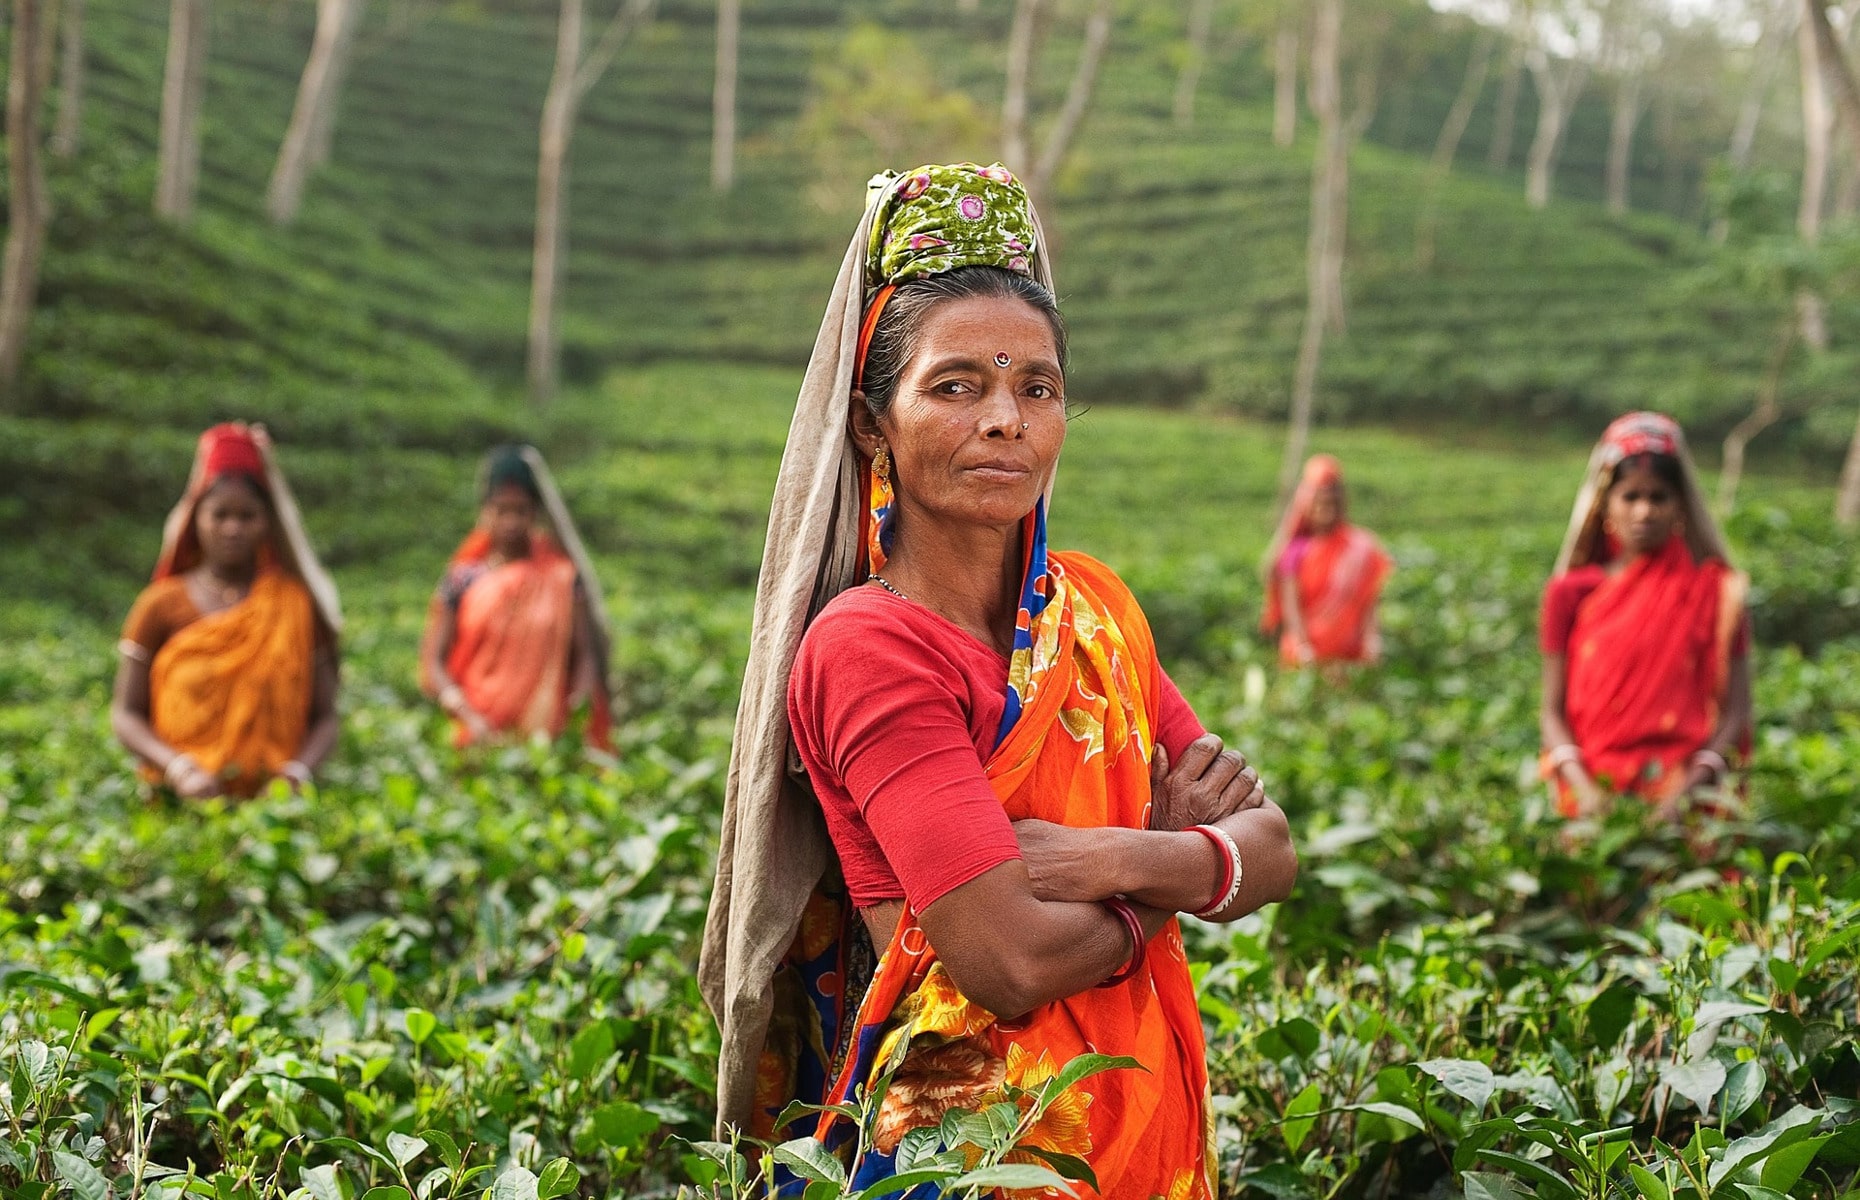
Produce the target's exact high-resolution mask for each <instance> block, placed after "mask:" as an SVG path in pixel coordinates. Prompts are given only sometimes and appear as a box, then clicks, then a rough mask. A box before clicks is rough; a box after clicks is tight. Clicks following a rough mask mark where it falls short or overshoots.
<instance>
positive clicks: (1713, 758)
mask: <svg viewBox="0 0 1860 1200" xmlns="http://www.w3.org/2000/svg"><path fill="white" fill-rule="evenodd" d="M1692 765H1693V766H1695V767H1710V768H1711V773H1712V776H1713V777H1714V778H1717V779H1722V778H1724V777H1725V776H1726V775H1728V774H1730V772H1731V764H1730V763H1728V762H1726V761H1724V755H1722V754H1720V753H1718V752H1717V751H1716V750H1713V749H1710V748H1709V747H1708V748H1706V749H1704V750H1701V751H1699V752H1698V753H1697V754H1694V755H1693V756H1692Z"/></svg>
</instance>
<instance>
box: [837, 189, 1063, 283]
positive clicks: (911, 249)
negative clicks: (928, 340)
mask: <svg viewBox="0 0 1860 1200" xmlns="http://www.w3.org/2000/svg"><path fill="white" fill-rule="evenodd" d="M872 186H873V187H874V189H875V190H876V191H877V203H878V205H879V211H878V213H877V215H876V219H875V220H874V221H873V223H872V241H871V245H870V246H869V247H868V248H867V252H866V279H867V282H868V283H869V284H870V285H872V286H875V287H876V286H882V285H884V284H888V283H903V282H904V281H905V280H907V279H922V278H924V277H926V276H930V275H941V274H942V273H943V272H945V271H953V270H955V269H956V268H957V267H1002V268H1004V269H1006V270H1009V271H1016V272H1019V273H1020V274H1022V275H1031V274H1033V259H1034V255H1035V254H1036V253H1038V251H1039V245H1038V242H1039V239H1038V235H1037V234H1036V233H1035V232H1034V225H1033V207H1032V205H1031V204H1030V203H1029V202H1028V200H1027V189H1026V188H1024V187H1022V186H1021V183H1020V180H1018V179H1016V178H1014V176H1013V174H1012V172H1010V171H1009V170H1008V169H1007V168H1006V167H1004V166H1002V165H1001V164H1000V163H996V164H994V165H993V166H989V167H981V166H977V165H976V164H974V163H951V164H948V165H945V166H936V165H932V166H925V167H918V168H917V169H916V170H914V171H907V172H905V173H904V174H903V175H901V176H891V175H881V176H878V177H877V178H875V179H874V180H873V181H872Z"/></svg>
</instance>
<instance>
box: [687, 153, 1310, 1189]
mask: <svg viewBox="0 0 1860 1200" xmlns="http://www.w3.org/2000/svg"><path fill="white" fill-rule="evenodd" d="M882 182H883V187H882V191H881V192H880V194H879V196H878V197H877V198H876V201H875V203H874V204H873V205H872V206H871V207H870V208H869V209H868V212H867V216H866V218H865V221H864V223H863V224H862V225H861V227H860V230H859V233H858V234H857V235H856V236H855V238H854V242H853V246H852V248H851V249H850V250H849V252H848V256H847V259H846V262H845V265H844V266H843V267H842V269H841V274H840V279H839V283H838V285H837V287H836V290H835V295H834V299H833V303H832V306H831V307H830V308H829V310H828V313H827V317H826V320H825V322H824V324H823V327H822V331H821V335H820V340H819V342H818V343H817V345H816V349H815V354H814V359H813V362H812V364H811V365H810V367H809V371H808V377H807V382H806V384H805V385H804V386H803V389H802V394H801V398H800V401H799V404H798V405H797V412H796V416H795V421H794V424H793V426H792V428H791V433H790V438H789V443H788V448H787V451H786V453H785V455H784V459H783V467H782V475H781V479H780V480H779V481H778V483H777V491H776V498H775V504H774V513H773V516H772V518H771V522H770V533H769V547H768V551H767V554H766V557H765V561H764V565H763V573H762V583H761V587H760V589H759V594H758V598H757V611H756V632H755V642H754V644H753V646H752V648H751V659H750V663H749V668H748V673H747V678H746V679H745V683H744V689H743V697H744V699H743V708H742V710H741V712H740V713H739V720H738V726H737V738H736V745H735V753H734V757H733V762H732V766H731V779H730V790H729V796H728V799H727V802H726V813H725V825H724V841H723V853H722V855H721V857H720V865H719V870H718V883H717V889H716V892H715V895H714V899H713V903H712V909H711V919H710V923H709V926H708V928H707V930H706V939H705V960H704V962H703V964H702V965H701V967H700V980H701V982H702V983H703V985H704V986H705V990H706V997H707V999H708V1000H709V1001H710V1003H711V1005H712V1008H713V1010H714V1011H715V1012H716V1013H717V1015H718V1018H719V1020H720V1022H721V1024H722V1026H723V1047H722V1051H721V1054H720V1058H719V1070H720V1075H721V1078H720V1080H719V1108H720V1119H721V1121H723V1122H735V1123H740V1124H743V1125H745V1126H751V1127H760V1128H764V1129H766V1128H767V1125H768V1124H769V1121H770V1118H771V1117H772V1115H773V1114H774V1113H776V1112H779V1111H780V1110H781V1108H782V1107H783V1106H784V1105H785V1104H786V1102H787V1101H788V1100H789V1099H792V1098H795V1097H804V1098H811V1099H818V1098H819V1097H820V1096H821V1094H822V1092H823V1091H824V1093H825V1094H826V1095H827V1096H828V1097H829V1098H831V1099H833V1100H841V1099H847V1098H852V1099H854V1100H857V1099H858V1098H859V1097H861V1096H863V1095H865V1094H866V1089H867V1088H868V1087H869V1086H870V1085H871V1084H872V1082H873V1080H874V1077H875V1076H876V1075H878V1074H879V1073H881V1072H883V1071H884V1070H887V1069H889V1067H890V1066H891V1065H892V1064H894V1063H895V1064H897V1065H896V1073H895V1074H894V1075H893V1076H892V1078H891V1085H890V1087H889V1089H888V1090H887V1091H886V1093H885V1096H884V1100H883V1103H882V1106H881V1107H880V1109H879V1113H878V1119H877V1126H876V1130H875V1138H874V1146H873V1147H872V1150H871V1152H870V1153H868V1155H867V1156H866V1158H865V1159H864V1160H863V1162H864V1167H863V1168H862V1173H861V1176H860V1178H861V1181H863V1180H865V1179H869V1178H872V1177H877V1176H882V1175H884V1174H887V1173H889V1172H890V1171H891V1170H892V1169H893V1166H892V1159H891V1152H892V1151H894V1150H895V1149H896V1148H897V1146H898V1145H899V1142H900V1139H901V1138H902V1137H903V1136H904V1134H905V1133H907V1132H908V1131H910V1130H912V1129H916V1128H922V1127H924V1126H927V1125H934V1124H936V1123H937V1121H938V1120H940V1118H941V1116H942V1114H943V1113H944V1112H945V1111H946V1110H948V1109H950V1108H952V1107H956V1106H960V1107H965V1108H978V1107H981V1106H983V1105H985V1104H987V1103H989V1102H990V1101H991V1099H993V1098H999V1096H1000V1095H1001V1088H1002V1085H1003V1084H1004V1083H1011V1084H1017V1085H1020V1086H1023V1087H1033V1086H1036V1085H1037V1084H1038V1082H1039V1081H1040V1080H1042V1079H1045V1078H1049V1077H1050V1076H1052V1075H1053V1074H1054V1073H1055V1072H1057V1071H1058V1070H1059V1069H1060V1068H1061V1067H1062V1066H1063V1065H1064V1064H1065V1063H1066V1062H1068V1061H1069V1060H1071V1059H1072V1058H1073V1057H1075V1056H1076V1055H1078V1054H1080V1053H1082V1052H1085V1051H1087V1050H1093V1051H1098V1052H1103V1053H1108V1054H1129V1055H1132V1056H1133V1057H1135V1058H1137V1059H1138V1060H1139V1061H1140V1062H1142V1063H1143V1065H1144V1067H1145V1068H1146V1070H1144V1071H1122V1072H1115V1073H1112V1074H1108V1075H1103V1076H1098V1077H1095V1078H1093V1079H1090V1080H1088V1081H1086V1082H1085V1083H1083V1084H1080V1085H1077V1086H1075V1088H1073V1089H1071V1090H1070V1091H1068V1093H1067V1094H1066V1095H1065V1096H1064V1097H1063V1098H1062V1099H1061V1100H1060V1101H1059V1102H1058V1103H1056V1104H1055V1106H1054V1108H1053V1110H1052V1111H1051V1112H1050V1113H1049V1119H1048V1120H1047V1121H1046V1122H1045V1123H1044V1124H1043V1125H1042V1127H1041V1128H1040V1129H1039V1130H1036V1131H1035V1132H1034V1134H1033V1135H1032V1136H1031V1137H1030V1139H1029V1140H1028V1142H1026V1143H1023V1144H1026V1145H1031V1146H1034V1147H1037V1148H1041V1149H1046V1150H1050V1151H1055V1152H1060V1153H1067V1154H1074V1155H1078V1156H1080V1157H1082V1158H1084V1159H1086V1160H1087V1161H1088V1162H1090V1163H1091V1164H1092V1166H1093V1168H1094V1169H1095V1171H1096V1173H1097V1176H1098V1179H1099V1182H1100V1185H1101V1186H1102V1188H1103V1190H1104V1192H1105V1194H1107V1195H1116V1196H1182V1197H1193V1196H1200V1197H1211V1196H1212V1194H1213V1192H1212V1186H1211V1180H1210V1169H1211V1167H1212V1163H1211V1162H1210V1161H1209V1159H1208V1155H1207V1149H1206V1140H1205V1139H1206V1137H1207V1131H1208V1129H1209V1128H1210V1125H1209V1121H1210V1120H1211V1117H1210V1114H1209V1113H1208V1110H1207V1107H1206V1065H1205V1062H1204V1052H1203V1043H1202V1031H1201V1021H1200V1016H1199V1014H1198V1011H1197V1006H1196V1000H1195V993H1194V987H1193V984H1192V982H1191V980H1190V977H1189V972H1188V964H1187V961H1186V958H1185V956H1184V953H1183V948H1182V943H1181V937H1180V932H1179V929H1178V927H1177V924H1176V920H1175V918H1176V914H1177V913H1178V912H1182V911H1194V912H1198V913H1200V914H1203V915H1206V916H1208V917H1209V918H1211V919H1215V920H1232V919H1235V918H1237V917H1239V916H1240V915H1242V914H1244V913H1247V912H1251V911H1253V910H1254V909H1256V908H1258V907H1259V906H1260V905H1262V904H1265V903H1268V902H1270V901H1273V900H1278V899H1282V898H1283V897H1284V896H1285V895H1286V894H1288V892H1289V891H1290V888H1291V884H1292V879H1293V876H1294V873H1295V870H1296V864H1295V857H1294V855H1293V852H1292V848H1291V840H1290V835H1289V832H1288V830H1287V827H1286V822H1285V818H1284V815H1283V814H1282V813H1281V812H1280V811H1279V810H1278V808H1277V807H1276V806H1275V805H1273V804H1272V803H1271V802H1270V801H1268V800H1266V798H1265V796H1264V793H1263V791H1262V790H1261V789H1260V787H1259V784H1258V777H1257V774H1256V773H1255V772H1254V771H1253V770H1252V769H1251V768H1250V767H1247V766H1246V765H1245V763H1244V760H1242V759H1241V758H1240V757H1239V756H1238V755H1237V754H1234V753H1232V752H1229V751H1225V750H1223V749H1222V748H1221V746H1220V743H1219V741H1218V740H1217V739H1214V738H1212V737H1208V736H1205V735H1204V734H1203V731H1202V729H1201V727H1200V724H1199V723H1198V722H1197V721H1196V719H1195V716H1194V714H1193V712H1192V711H1191V710H1190V709H1189V707H1188V705H1187V704H1186V702H1185V701H1184V700H1183V699H1182V697H1181V695H1180V693H1179V692H1177V691H1176V689H1175V687H1174V685H1173V684H1172V683H1171V682H1170V681H1169V678H1168V676H1167V675H1165V674H1164V673H1163V670H1162V668H1161V666H1160V665H1159V663H1158V662H1157V659H1156V654H1155V648H1154V646H1153V644H1152V642H1151V639H1150V633H1149V628H1148V625H1147V623H1146V622H1145V620H1144V617H1143V613H1142V611H1141V610H1140V609H1139V608H1138V607H1137V605H1136V602H1135V600H1134V599H1133V598H1132V597H1131V595H1130V593H1129V591H1128V590H1127V589H1126V588H1125V587H1124V586H1123V584H1122V583H1121V582H1120V581H1119V580H1118V579H1117V577H1116V575H1114V574H1113V573H1112V572H1111V571H1110V570H1109V568H1107V567H1105V566H1104V565H1103V564H1101V563H1098V562H1095V561H1093V560H1092V559H1090V558H1087V557H1085V556H1083V555H1079V554H1072V553H1061V552H1056V551H1055V552H1052V553H1049V552H1048V550H1047V546H1046V524H1045V521H1046V505H1045V499H1044V497H1045V495H1046V494H1047V492H1048V490H1049V487H1050V484H1051V482H1052V478H1053V471H1054V467H1055V465H1056V463H1057V461H1058V457H1059V451H1060V447H1061V445H1062V444H1063V442H1064V441H1065V433H1066V406H1065V376H1064V362H1065V335H1064V328H1063V326H1062V325H1061V323H1060V321H1059V315H1058V311H1057V309H1056V308H1055V306H1054V303H1053V298H1052V291H1051V287H1050V277H1049V276H1048V275H1047V273H1046V269H1045V264H1044V262H1043V260H1042V259H1041V257H1040V254H1039V244H1040V239H1039V233H1038V226H1037V222H1036V221H1035V220H1034V218H1033V214H1032V211H1031V208H1030V206H1029V205H1028V202H1027V198H1026V194H1025V192H1024V191H1023V190H1022V189H1021V187H1020V185H1019V183H1018V182H1016V181H1015V180H1014V178H1013V176H1011V175H1009V174H1008V173H1007V172H1006V171H1005V170H1003V169H1002V168H1000V167H998V166H997V167H988V168H983V167H976V166H974V165H971V164H963V165H960V166H948V167H926V168H920V169H919V170H917V171H914V172H911V173H909V174H907V175H905V176H902V177H899V178H897V179H895V180H889V181H882ZM862 310H863V315H862ZM861 582H863V584H864V586H856V585H858V584H860V583H861ZM810 610H817V613H818V615H817V616H814V618H813V620H812V622H811V627H810V626H809V624H808V617H809V615H810ZM804 628H805V636H804V637H803V634H802V631H803V629H804ZM784 699H785V706H784ZM784 716H785V717H786V718H787V719H786V720H784ZM790 729H792V744H793V746H794V747H795V748H796V749H797V750H798V754H799V759H800V761H801V763H802V764H804V766H805V770H806V774H807V777H808V779H809V780H811V782H812V786H813V792H814V794H815V796H817V798H818V800H817V803H816V802H815V801H814V800H812V799H810V798H808V797H807V796H806V794H805V793H804V792H801V791H799V790H797V789H796V788H795V787H794V778H793V776H792V775H791V774H790V771H789V766H788V764H789V752H790V751H789V746H790ZM1172 763H1173V764H1174V765H1173V766H1171V764H1172ZM823 810H824V815H825V822H824V829H823V825H822V821H821V812H822V811H823ZM823 832H824V833H826V834H829V835H830V839H831V844H830V846H829V845H828V843H827V839H826V838H823V837H822V833H823ZM834 868H838V869H837V870H835V869H834ZM823 876H825V879H824V883H823ZM846 900H849V901H850V905H851V908H850V909H849V908H848V907H847V906H846V904H845V903H843V901H846ZM853 911H856V916H850V913H851V912H853ZM849 916H850V919H849ZM797 929H798V933H797ZM875 949H878V950H882V952H883V953H882V957H878V958H877V959H876V962H874V956H873V951H874V950H875ZM771 978H773V981H774V982H773V985H772V986H771ZM850 1134H851V1131H850V1129H849V1128H848V1127H847V1125H846V1124H845V1123H844V1122H835V1121H832V1120H827V1121H825V1122H823V1124H822V1126H821V1128H820V1129H819V1130H818V1131H817V1135H818V1136H820V1137H822V1138H823V1139H825V1140H826V1141H827V1142H828V1143H829V1144H830V1145H834V1144H839V1143H840V1142H842V1141H844V1139H845V1138H847V1137H849V1136H850Z"/></svg>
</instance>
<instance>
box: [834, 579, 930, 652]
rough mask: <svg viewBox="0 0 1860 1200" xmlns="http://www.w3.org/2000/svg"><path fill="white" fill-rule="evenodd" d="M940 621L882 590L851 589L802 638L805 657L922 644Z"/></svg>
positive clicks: (921, 609) (839, 597) (917, 605)
mask: <svg viewBox="0 0 1860 1200" xmlns="http://www.w3.org/2000/svg"><path fill="white" fill-rule="evenodd" d="M938 620H940V618H938V617H937V616H936V615H935V614H934V613H932V612H931V611H930V610H929V609H927V608H925V607H923V605H921V604H913V603H911V602H910V601H909V600H906V599H904V598H903V597H901V596H895V595H893V594H892V593H890V592H887V591H885V590H884V589H883V588H876V587H864V586H858V587H850V588H847V589H846V590H845V591H843V592H841V593H840V594H839V595H837V596H835V597H833V599H832V600H829V601H828V602H827V606H826V607H825V608H823V609H821V610H820V615H819V616H817V617H815V618H814V620H813V622H812V623H811V624H809V625H808V627H807V633H806V634H804V635H803V636H802V638H801V652H802V654H803V655H809V654H812V655H820V654H832V653H837V652H839V651H842V650H847V649H851V648H854V647H856V648H857V649H858V651H859V652H860V653H863V654H869V653H871V652H872V651H874V650H875V649H878V648H880V647H886V646H899V647H903V646H911V645H916V644H921V643H923V642H925V641H926V640H928V639H929V635H930V634H932V633H933V632H934V629H933V626H934V624H935V622H937V621H938Z"/></svg>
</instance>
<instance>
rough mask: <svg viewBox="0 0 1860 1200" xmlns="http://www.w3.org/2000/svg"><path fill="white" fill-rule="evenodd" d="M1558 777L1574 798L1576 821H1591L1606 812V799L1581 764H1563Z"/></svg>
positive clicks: (1599, 787)
mask: <svg viewBox="0 0 1860 1200" xmlns="http://www.w3.org/2000/svg"><path fill="white" fill-rule="evenodd" d="M1560 777H1561V778H1562V780H1563V782H1564V784H1565V785H1567V786H1568V788H1569V791H1570V794H1571V795H1572V796H1574V797H1575V798H1576V817H1577V819H1578V820H1584V821H1593V820H1595V819H1597V818H1599V817H1601V816H1602V815H1603V814H1604V813H1606V812H1607V811H1608V797H1607V796H1605V795H1603V794H1602V789H1601V785H1599V784H1597V783H1596V782H1595V777H1594V776H1592V775H1590V774H1589V772H1588V770H1587V768H1585V767H1584V766H1583V765H1582V764H1581V763H1574V762H1572V763H1566V764H1564V766H1563V769H1562V772H1561V776H1560Z"/></svg>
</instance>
